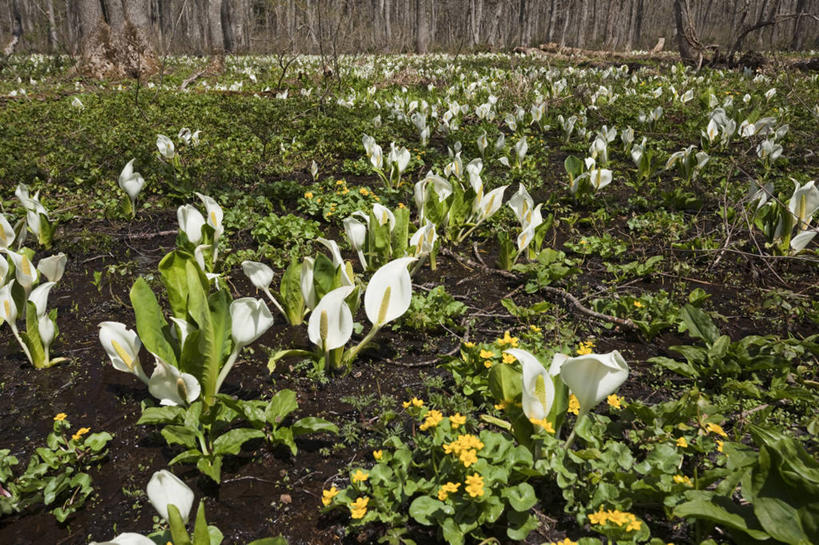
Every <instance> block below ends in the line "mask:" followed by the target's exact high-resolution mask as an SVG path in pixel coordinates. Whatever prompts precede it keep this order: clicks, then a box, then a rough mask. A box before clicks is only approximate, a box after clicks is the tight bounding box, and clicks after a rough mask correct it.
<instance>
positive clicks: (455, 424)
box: [449, 413, 466, 430]
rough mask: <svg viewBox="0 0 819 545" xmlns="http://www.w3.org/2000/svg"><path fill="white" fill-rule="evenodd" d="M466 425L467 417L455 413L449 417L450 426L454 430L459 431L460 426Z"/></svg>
mask: <svg viewBox="0 0 819 545" xmlns="http://www.w3.org/2000/svg"><path fill="white" fill-rule="evenodd" d="M464 424H466V417H465V416H463V415H462V414H461V413H455V414H453V415H452V416H450V417H449V425H450V426H452V429H453V430H457V429H458V428H459V427H460V426H463V425H464Z"/></svg>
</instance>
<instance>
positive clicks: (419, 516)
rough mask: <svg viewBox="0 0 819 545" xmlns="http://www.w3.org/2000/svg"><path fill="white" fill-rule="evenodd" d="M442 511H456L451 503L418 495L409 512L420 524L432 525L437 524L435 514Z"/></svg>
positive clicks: (444, 512)
mask: <svg viewBox="0 0 819 545" xmlns="http://www.w3.org/2000/svg"><path fill="white" fill-rule="evenodd" d="M438 512H441V513H443V514H446V515H451V514H453V513H454V512H455V510H454V509H453V508H452V506H451V505H447V504H445V503H444V502H442V501H438V500H436V499H435V498H432V497H430V496H418V497H417V498H415V499H414V500H413V501H412V503H411V504H410V508H409V514H410V516H411V517H412V518H413V519H415V521H416V522H418V523H419V524H423V525H424V526H432V525H433V524H435V518H434V516H435V514H437V513H438Z"/></svg>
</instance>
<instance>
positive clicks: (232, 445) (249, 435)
mask: <svg viewBox="0 0 819 545" xmlns="http://www.w3.org/2000/svg"><path fill="white" fill-rule="evenodd" d="M262 437H264V432H263V431H261V430H256V429H253V428H236V429H234V430H230V431H229V432H227V433H223V434H222V435H220V436H219V437H217V438H216V440H215V441H214V442H213V452H214V454H219V455H225V454H239V451H240V450H242V445H243V444H244V443H245V442H247V441H250V440H251V439H260V438H262Z"/></svg>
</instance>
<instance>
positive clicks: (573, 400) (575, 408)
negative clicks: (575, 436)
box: [568, 394, 580, 415]
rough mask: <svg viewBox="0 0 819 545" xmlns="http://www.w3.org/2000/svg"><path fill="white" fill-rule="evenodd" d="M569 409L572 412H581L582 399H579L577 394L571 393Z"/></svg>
mask: <svg viewBox="0 0 819 545" xmlns="http://www.w3.org/2000/svg"><path fill="white" fill-rule="evenodd" d="M568 411H569V412H570V413H572V414H575V415H576V414H580V400H578V399H577V396H576V395H574V394H570V395H569V409H568Z"/></svg>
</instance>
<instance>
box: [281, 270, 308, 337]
mask: <svg viewBox="0 0 819 545" xmlns="http://www.w3.org/2000/svg"><path fill="white" fill-rule="evenodd" d="M279 293H280V294H281V300H282V303H283V306H284V310H285V312H287V321H288V323H290V325H300V324H301V323H302V321H303V320H304V296H303V295H302V293H301V263H299V261H298V260H297V259H296V258H295V256H294V257H293V259H292V260H291V261H290V265H289V266H288V267H287V270H285V271H284V275H283V276H282V282H281V285H280V286H279Z"/></svg>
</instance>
